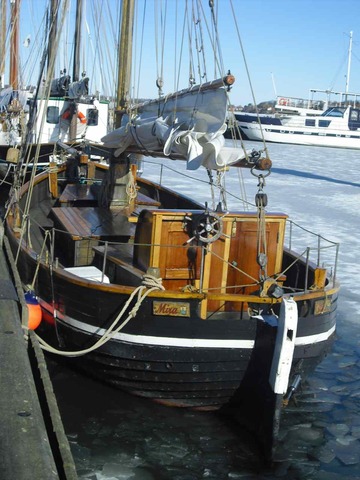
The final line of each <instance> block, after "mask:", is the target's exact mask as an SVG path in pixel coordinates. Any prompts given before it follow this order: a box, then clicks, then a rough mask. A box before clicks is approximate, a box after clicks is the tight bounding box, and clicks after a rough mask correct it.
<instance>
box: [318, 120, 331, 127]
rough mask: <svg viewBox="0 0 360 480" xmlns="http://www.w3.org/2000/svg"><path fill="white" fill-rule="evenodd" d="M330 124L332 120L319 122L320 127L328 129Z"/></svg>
mask: <svg viewBox="0 0 360 480" xmlns="http://www.w3.org/2000/svg"><path fill="white" fill-rule="evenodd" d="M330 123H331V121H330V120H319V127H328V126H329V125H330Z"/></svg>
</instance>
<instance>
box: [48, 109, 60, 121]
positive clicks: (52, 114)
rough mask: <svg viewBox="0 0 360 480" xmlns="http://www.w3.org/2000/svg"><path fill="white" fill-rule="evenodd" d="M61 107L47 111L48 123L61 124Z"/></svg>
mask: <svg viewBox="0 0 360 480" xmlns="http://www.w3.org/2000/svg"><path fill="white" fill-rule="evenodd" d="M59 114H60V111H59V107H48V108H47V111H46V121H47V123H59Z"/></svg>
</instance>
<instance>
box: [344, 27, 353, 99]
mask: <svg viewBox="0 0 360 480" xmlns="http://www.w3.org/2000/svg"><path fill="white" fill-rule="evenodd" d="M352 35H353V32H350V41H349V55H348V68H347V74H346V85H345V102H347V97H348V93H349V82H350V67H351V52H352Z"/></svg>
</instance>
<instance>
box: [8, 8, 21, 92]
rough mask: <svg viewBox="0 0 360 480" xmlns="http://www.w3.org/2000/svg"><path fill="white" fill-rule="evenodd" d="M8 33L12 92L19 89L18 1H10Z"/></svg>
mask: <svg viewBox="0 0 360 480" xmlns="http://www.w3.org/2000/svg"><path fill="white" fill-rule="evenodd" d="M10 5H11V31H10V85H11V86H12V88H13V90H18V89H19V16H20V9H19V5H20V0H11V1H10Z"/></svg>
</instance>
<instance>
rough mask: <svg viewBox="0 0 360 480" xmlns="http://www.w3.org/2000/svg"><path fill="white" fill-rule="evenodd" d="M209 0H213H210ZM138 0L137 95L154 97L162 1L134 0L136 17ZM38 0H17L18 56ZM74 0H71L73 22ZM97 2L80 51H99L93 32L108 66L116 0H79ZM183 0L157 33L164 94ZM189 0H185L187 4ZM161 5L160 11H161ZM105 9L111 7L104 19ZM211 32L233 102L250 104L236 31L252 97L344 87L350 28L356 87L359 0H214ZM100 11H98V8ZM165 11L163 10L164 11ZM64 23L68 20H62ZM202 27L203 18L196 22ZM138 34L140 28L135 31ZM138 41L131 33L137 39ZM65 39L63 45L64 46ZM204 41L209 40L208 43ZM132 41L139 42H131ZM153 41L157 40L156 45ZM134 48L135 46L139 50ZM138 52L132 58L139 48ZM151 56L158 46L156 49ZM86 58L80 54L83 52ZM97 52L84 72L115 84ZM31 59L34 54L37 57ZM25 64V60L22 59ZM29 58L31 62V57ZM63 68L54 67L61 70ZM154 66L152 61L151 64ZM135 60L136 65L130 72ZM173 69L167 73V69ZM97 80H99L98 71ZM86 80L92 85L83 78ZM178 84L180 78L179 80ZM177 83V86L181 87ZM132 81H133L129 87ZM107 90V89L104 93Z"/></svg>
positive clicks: (103, 85)
mask: <svg viewBox="0 0 360 480" xmlns="http://www.w3.org/2000/svg"><path fill="white" fill-rule="evenodd" d="M215 1H216V0H215ZM144 2H146V4H147V8H148V10H147V12H146V15H145V20H144V25H145V31H144V34H143V36H142V38H143V48H142V60H143V61H145V64H144V66H143V67H142V68H141V71H140V74H141V81H140V83H137V84H136V90H137V91H138V92H139V95H140V96H142V97H146V98H148V97H152V96H154V95H155V96H156V94H157V89H156V86H155V74H153V73H152V70H154V68H153V67H154V65H155V57H156V49H155V47H154V43H153V37H154V32H155V31H156V30H157V31H158V32H159V31H161V21H159V23H156V21H155V20H154V17H153V11H154V10H159V8H160V6H164V4H165V0H139V6H138V10H137V11H138V15H139V18H140V20H141V21H142V13H143V7H144ZM45 4H46V1H45V0H22V30H21V49H22V50H21V55H22V57H24V58H25V55H26V54H28V53H29V52H30V51H31V49H32V47H33V46H34V45H35V43H36V39H37V38H39V33H37V30H36V29H35V20H38V19H39V18H41V17H42V16H43V15H42V11H43V10H44V5H45ZM74 5H75V0H70V12H71V19H72V21H73V20H74V18H75V14H74ZM101 5H103V10H102V11H103V12H107V17H106V19H105V16H104V17H103V20H102V23H101V25H100V28H99V24H98V25H97V26H95V27H94V20H92V21H90V20H89V23H88V25H86V27H84V28H83V31H84V32H85V44H86V48H87V54H86V55H87V58H88V59H89V58H90V57H91V56H92V54H93V55H95V53H96V52H99V50H98V48H97V47H96V46H95V42H96V40H97V38H101V44H102V47H101V49H102V52H103V53H102V59H104V58H105V57H107V58H108V60H110V59H111V64H112V67H111V68H112V69H114V65H116V54H115V50H116V47H115V42H116V40H115V35H116V32H117V30H118V25H117V23H118V21H117V11H118V5H119V0H86V9H87V12H88V13H89V12H92V11H95V10H96V11H97V13H98V14H99V12H100V10H101ZM184 5H185V0H168V1H167V10H166V22H164V23H166V24H167V25H168V26H167V29H166V34H165V35H164V38H165V43H166V45H167V48H165V50H164V53H163V59H164V67H163V71H164V89H163V91H164V93H170V92H173V91H174V88H175V87H176V85H177V81H176V79H177V78H178V73H174V60H175V58H180V56H179V51H180V43H181V38H182V37H181V27H182V24H183V18H184V17H183V15H181V14H180V13H179V12H180V8H181V7H183V6H184ZM202 5H203V9H204V10H206V11H208V0H202ZM190 7H191V0H188V8H190ZM232 8H233V10H234V12H235V18H236V21H237V29H236V27H235V26H234V20H233V15H232ZM164 11H165V10H163V12H164ZM108 12H112V14H111V19H109V16H108ZM176 12H178V16H177V27H176V29H175V27H171V26H170V25H171V21H172V19H173V18H175V16H176ZM216 14H217V15H218V33H219V37H220V41H221V52H222V56H223V65H224V68H225V70H226V71H227V70H228V69H229V70H231V72H232V73H233V74H234V75H235V77H236V82H235V85H234V86H233V88H232V91H231V94H230V100H231V102H232V103H233V104H234V105H246V104H248V103H254V99H253V97H252V92H251V88H250V85H249V79H248V77H247V74H246V68H245V63H244V59H243V55H242V52H241V49H240V44H239V36H240V39H241V42H242V45H243V48H244V54H245V59H246V64H247V68H248V71H249V74H250V81H251V85H252V88H253V92H254V95H255V102H256V103H260V102H262V101H268V100H273V99H275V97H276V94H277V95H280V96H293V97H302V98H308V97H309V90H310V89H314V88H316V89H333V90H337V91H345V87H346V76H347V68H348V64H347V62H348V50H349V35H350V31H352V32H353V44H352V57H351V70H350V76H349V87H348V88H349V91H350V92H360V85H358V83H359V82H358V79H359V78H360V27H359V28H358V30H357V26H360V1H359V0H218V6H217V8H216ZM104 15H105V14H104ZM163 18H164V17H163ZM66 28H68V27H66ZM202 28H203V30H204V31H205V30H206V25H205V23H204V22H203V24H202ZM137 32H138V35H139V38H140V30H137ZM175 33H176V34H177V39H178V40H177V42H178V43H177V47H176V48H177V52H178V53H177V54H176V56H174V50H173V42H174V34H175ZM28 35H30V37H31V46H30V47H27V48H26V47H24V46H23V45H22V42H23V41H24V40H25V39H26V37H27V36H28ZM139 42H140V40H139V39H138V42H137V45H139ZM69 44H70V43H69V41H68V43H67V45H69ZM207 46H209V45H207ZM138 48H139V47H138ZM158 48H160V47H159V44H158ZM139 51H140V50H139ZM139 51H138V53H137V59H139V58H140V53H139ZM157 53H158V56H159V55H160V51H158V52H157ZM84 58H85V57H84ZM98 59H99V56H98V57H97V60H96V62H97V63H96V62H92V64H91V65H90V66H89V60H88V66H87V68H86V70H87V73H88V74H89V73H90V74H91V77H92V78H91V81H92V82H93V87H94V88H96V89H100V90H111V89H112V87H113V85H114V82H115V81H114V78H113V73H110V70H108V68H104V67H102V66H100V67H99V60H98ZM37 62H38V60H37ZM23 63H25V60H24V62H23ZM182 63H183V73H181V74H180V77H181V80H183V81H184V83H187V80H188V66H187V65H188V63H187V61H186V57H184V59H183V60H182ZM35 64H36V62H35ZM61 68H62V67H58V70H60V69H61ZM157 68H158V69H159V67H157ZM138 71H139V67H138V66H137V67H136V72H138ZM171 72H172V75H170V73H171ZM101 73H102V74H103V75H102V79H101V80H99V78H100V74H101ZM207 73H208V75H209V77H210V76H211V75H212V73H213V66H212V65H211V62H210V63H209V64H208V65H207ZM90 85H91V84H90ZM179 85H180V82H179ZM186 86H187V85H186V84H184V85H183V86H182V87H181V88H185V87H186ZM134 88H135V87H134ZM105 93H108V92H105Z"/></svg>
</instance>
